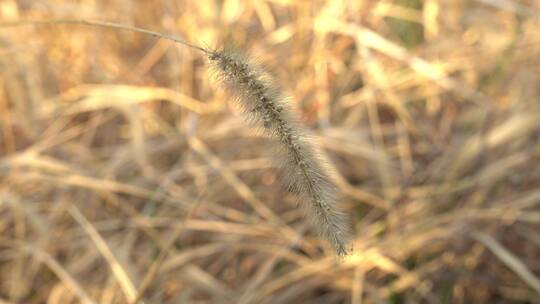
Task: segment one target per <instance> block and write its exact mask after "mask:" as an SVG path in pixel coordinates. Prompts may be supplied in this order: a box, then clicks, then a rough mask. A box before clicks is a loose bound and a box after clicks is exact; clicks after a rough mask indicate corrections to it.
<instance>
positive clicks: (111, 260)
mask: <svg viewBox="0 0 540 304" xmlns="http://www.w3.org/2000/svg"><path fill="white" fill-rule="evenodd" d="M69 212H70V214H71V215H72V216H73V218H74V219H75V220H76V221H77V222H78V223H79V225H81V227H82V228H83V229H84V231H85V232H86V233H87V234H88V236H89V237H90V239H91V240H92V242H94V244H95V246H96V248H97V249H98V250H99V252H100V253H101V255H103V258H105V260H106V261H107V263H108V264H109V267H110V268H111V270H112V273H113V275H114V276H115V277H116V279H117V281H118V284H120V286H121V287H122V291H123V292H124V294H125V296H126V299H127V300H128V301H129V303H133V302H134V301H135V300H136V299H137V294H138V293H137V290H136V289H135V285H134V283H133V281H132V280H131V278H130V277H129V275H128V274H127V272H126V271H125V270H124V267H123V266H122V265H121V264H120V262H119V261H118V259H117V258H116V256H115V255H114V253H113V252H112V250H111V249H110V248H109V245H107V242H106V241H105V240H104V239H103V238H102V237H101V235H100V234H99V232H98V231H97V230H96V228H95V227H94V226H93V225H92V224H91V223H90V222H89V221H88V220H87V219H86V218H85V217H84V215H82V213H81V212H80V211H79V209H77V207H75V206H71V208H70V209H69ZM140 303H143V302H140Z"/></svg>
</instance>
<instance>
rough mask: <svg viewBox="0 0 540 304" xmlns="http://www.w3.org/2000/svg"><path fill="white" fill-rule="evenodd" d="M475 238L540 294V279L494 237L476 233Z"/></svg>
mask: <svg viewBox="0 0 540 304" xmlns="http://www.w3.org/2000/svg"><path fill="white" fill-rule="evenodd" d="M473 237H474V238H475V239H476V240H477V241H479V242H480V243H482V244H484V245H485V246H486V247H487V248H489V250H491V252H493V254H495V256H497V257H498V258H499V259H500V260H501V262H503V263H504V264H505V265H506V266H508V268H510V269H512V271H514V272H515V273H516V274H517V275H518V276H519V277H520V278H521V279H523V281H525V283H527V285H529V286H530V287H531V288H532V289H534V290H535V291H536V292H537V293H538V294H540V279H539V278H538V277H537V276H535V275H534V273H532V272H531V271H530V270H529V268H528V267H527V266H526V265H525V264H524V263H523V262H522V261H520V260H519V258H518V257H516V256H515V255H514V254H512V253H511V252H510V251H508V249H506V248H504V247H503V246H502V245H501V244H500V243H499V242H497V240H495V239H494V238H493V237H491V236H489V235H487V234H485V233H482V232H478V231H476V232H474V233H473Z"/></svg>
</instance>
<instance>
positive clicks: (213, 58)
mask: <svg viewBox="0 0 540 304" xmlns="http://www.w3.org/2000/svg"><path fill="white" fill-rule="evenodd" d="M206 54H207V56H208V59H209V61H210V63H211V64H212V67H213V70H214V71H215V73H216V75H217V76H218V79H220V80H221V81H222V82H223V83H224V84H225V86H226V87H227V88H229V89H230V90H231V91H232V92H233V93H234V94H235V95H236V97H237V99H238V101H239V103H240V106H241V108H242V109H243V110H244V111H245V113H246V116H247V117H248V119H249V120H251V121H253V122H254V123H256V124H257V125H259V126H262V128H263V130H264V131H265V132H266V133H267V134H269V135H270V136H272V137H273V138H276V139H277V140H278V142H279V143H280V144H281V145H280V148H279V157H280V163H281V164H282V169H283V172H284V173H285V174H284V175H285V179H286V182H287V185H288V187H289V189H290V190H291V191H292V192H294V193H296V194H297V195H298V196H299V198H300V201H301V205H302V206H303V207H304V210H305V211H306V214H307V216H308V218H309V219H311V221H312V222H313V224H314V226H315V227H316V228H317V230H318V231H319V233H320V234H321V235H322V236H323V237H325V238H326V239H327V240H328V241H330V243H331V244H332V245H333V247H334V249H335V250H336V252H337V254H338V255H340V256H342V255H346V254H347V253H349V252H350V250H351V248H350V245H349V244H350V233H349V229H348V221H347V218H346V216H345V214H344V213H343V211H342V210H341V208H340V206H339V200H338V191H337V188H336V187H335V186H334V185H333V184H332V182H331V181H330V178H329V177H328V174H327V173H326V170H325V168H324V166H323V165H322V160H321V158H320V156H318V155H317V154H316V153H315V149H314V147H313V145H312V144H311V142H310V140H309V139H308V137H307V136H306V132H305V131H304V130H303V129H302V128H301V127H300V126H299V124H298V123H297V121H296V119H295V117H294V115H293V113H292V112H291V111H290V110H289V109H288V107H287V104H286V103H285V102H284V100H283V97H282V95H281V94H280V93H279V90H278V89H277V88H276V86H275V85H274V84H273V82H272V80H271V78H270V77H269V76H268V75H267V74H266V73H265V72H264V71H262V70H261V69H260V68H258V67H257V66H255V65H254V64H252V63H250V62H249V60H248V58H246V57H244V56H242V55H241V54H239V53H238V52H235V51H231V50H221V51H208V52H207V53H206Z"/></svg>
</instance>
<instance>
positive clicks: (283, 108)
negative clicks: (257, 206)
mask: <svg viewBox="0 0 540 304" xmlns="http://www.w3.org/2000/svg"><path fill="white" fill-rule="evenodd" d="M29 24H41V25H45V24H77V25H86V26H94V27H105V28H112V29H117V30H127V31H132V32H138V33H142V34H146V35H150V36H153V37H157V38H161V39H166V40H170V41H173V42H176V43H179V44H182V45H184V46H187V47H190V48H192V49H195V50H198V51H201V52H203V53H204V54H205V55H206V57H207V59H208V60H209V61H210V63H211V65H212V68H213V70H214V71H215V73H216V75H217V76H218V78H219V79H220V80H222V82H223V83H224V84H225V86H226V87H227V88H228V89H230V90H231V91H232V92H233V93H234V94H235V95H236V96H237V98H238V101H239V103H240V105H241V107H242V109H243V110H244V112H245V113H246V114H247V115H246V116H247V117H248V118H249V119H250V120H252V121H253V122H255V123H256V124H257V125H260V126H262V128H263V129H264V131H265V132H266V133H267V134H268V135H270V136H271V137H273V138H275V139H277V140H278V141H279V143H280V149H279V153H278V154H279V158H280V160H281V162H280V163H281V164H282V166H281V167H282V170H283V172H284V173H285V178H286V183H287V185H288V187H289V189H290V190H291V191H292V192H294V193H296V194H297V195H298V196H299V198H300V200H301V205H302V206H303V207H304V210H305V212H306V214H307V216H308V218H309V219H310V220H311V221H312V222H313V224H314V226H315V228H316V229H317V230H318V232H319V233H320V234H321V235H322V236H323V237H325V238H326V239H327V240H328V241H329V242H330V243H331V244H332V246H333V247H334V249H335V251H336V253H337V254H338V255H340V256H342V255H346V254H347V253H349V252H350V247H349V246H350V245H349V244H350V233H349V229H348V221H347V220H346V216H345V214H344V213H343V211H342V210H341V208H340V206H339V200H338V199H337V197H338V191H337V188H336V187H335V186H334V185H333V184H332V182H331V181H330V178H329V177H328V174H327V173H326V172H325V171H326V170H325V167H324V166H323V164H322V160H321V158H320V157H319V156H318V155H317V154H316V152H315V148H314V146H313V145H312V144H311V143H310V140H308V137H307V135H306V132H305V131H304V130H303V129H302V128H301V127H300V126H299V124H298V123H297V122H296V119H295V116H294V114H293V112H292V111H290V110H289V107H288V106H287V104H286V103H285V102H284V99H283V97H282V95H281V94H280V93H279V90H278V89H277V88H276V86H274V85H273V82H272V80H271V77H269V76H268V75H267V74H266V73H265V72H264V71H263V70H261V69H260V68H258V67H257V66H256V65H254V64H252V63H251V62H250V61H249V59H248V58H247V57H245V56H242V55H241V54H240V53H238V52H236V51H233V50H209V49H206V48H202V47H200V46H197V45H193V44H190V43H188V42H186V41H183V40H181V39H178V38H176V37H173V36H169V35H164V34H161V33H157V32H153V31H149V30H146V29H141V28H137V27H131V26H125V25H121V24H116V23H110V22H103V21H89V20H69V19H68V20H66V19H58V20H40V21H17V22H3V23H0V27H8V26H22V25H29Z"/></svg>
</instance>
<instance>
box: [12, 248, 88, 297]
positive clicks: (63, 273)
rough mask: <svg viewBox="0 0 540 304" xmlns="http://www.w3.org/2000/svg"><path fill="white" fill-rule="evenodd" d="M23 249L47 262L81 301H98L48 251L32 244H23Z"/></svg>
mask: <svg viewBox="0 0 540 304" xmlns="http://www.w3.org/2000/svg"><path fill="white" fill-rule="evenodd" d="M21 246H22V249H23V250H24V251H26V252H27V253H29V254H31V255H32V256H34V257H35V258H37V259H38V260H40V261H41V262H43V263H45V265H47V267H49V268H50V269H51V270H52V271H53V272H54V274H56V275H57V276H58V278H59V279H60V280H61V281H62V282H64V284H66V286H68V287H69V288H70V289H71V290H73V292H74V293H75V294H76V295H77V296H78V297H79V299H80V301H81V303H84V304H95V303H97V302H95V301H93V300H92V299H91V298H90V297H89V296H88V294H87V293H86V291H84V289H83V288H82V287H81V285H80V284H79V283H78V282H77V280H75V279H74V278H73V277H72V276H71V275H70V274H69V272H67V270H66V269H65V268H64V267H63V266H62V265H61V264H60V263H59V262H58V261H57V260H55V259H54V257H52V256H51V255H50V254H48V253H47V252H45V251H43V250H41V249H39V248H37V247H35V246H31V245H25V244H22V245H21Z"/></svg>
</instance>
